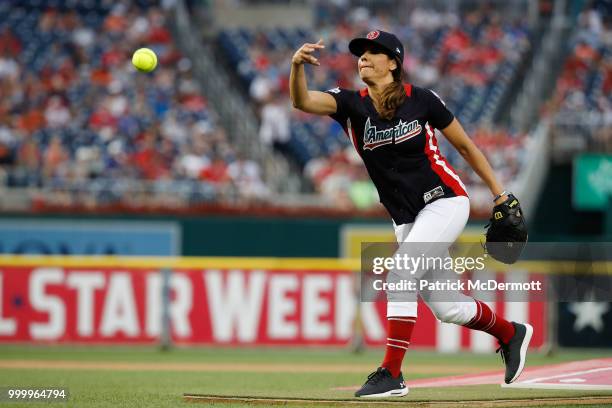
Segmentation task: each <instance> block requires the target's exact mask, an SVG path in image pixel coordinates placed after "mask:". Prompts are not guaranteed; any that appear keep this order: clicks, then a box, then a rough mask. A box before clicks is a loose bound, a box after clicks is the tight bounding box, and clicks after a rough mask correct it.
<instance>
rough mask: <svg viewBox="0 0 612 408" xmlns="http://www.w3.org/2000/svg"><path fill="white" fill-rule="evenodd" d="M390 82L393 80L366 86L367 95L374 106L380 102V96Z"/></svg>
mask: <svg viewBox="0 0 612 408" xmlns="http://www.w3.org/2000/svg"><path fill="white" fill-rule="evenodd" d="M392 82H393V78H391V79H389V80H384V81H381V82H379V83H375V82H373V83H370V84H367V86H368V95H370V98H372V100H373V101H374V102H375V103H376V104H378V103H379V102H380V95H381V94H382V92H383V91H384V90H385V88H386V87H387V85H389V84H391V83H392Z"/></svg>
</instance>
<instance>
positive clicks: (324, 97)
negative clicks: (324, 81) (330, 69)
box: [289, 40, 337, 115]
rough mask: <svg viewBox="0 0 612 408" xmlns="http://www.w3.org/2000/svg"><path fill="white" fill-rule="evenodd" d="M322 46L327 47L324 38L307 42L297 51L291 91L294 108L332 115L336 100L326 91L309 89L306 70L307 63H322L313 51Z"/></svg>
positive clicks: (290, 81)
mask: <svg viewBox="0 0 612 408" xmlns="http://www.w3.org/2000/svg"><path fill="white" fill-rule="evenodd" d="M322 48H325V46H324V45H323V40H319V41H318V42H317V43H316V44H309V43H306V44H304V45H302V46H301V47H300V48H299V49H298V50H297V51H296V52H295V54H294V55H293V58H292V59H291V75H290V77H289V92H290V96H291V102H292V103H293V107H294V108H297V109H299V110H301V111H304V112H307V113H314V114H316V115H331V114H333V113H336V110H337V106H336V100H335V99H334V97H333V96H331V95H329V94H327V93H325V92H319V91H309V90H308V86H307V84H306V74H305V72H304V64H305V63H307V64H312V65H317V66H318V65H320V63H319V60H317V58H316V57H315V56H314V55H312V53H313V52H314V51H315V50H318V49H322Z"/></svg>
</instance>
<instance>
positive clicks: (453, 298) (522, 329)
mask: <svg viewBox="0 0 612 408" xmlns="http://www.w3.org/2000/svg"><path fill="white" fill-rule="evenodd" d="M451 200H453V201H451ZM436 204H437V205H436ZM468 217H469V200H468V199H467V197H455V198H453V199H445V200H438V201H435V202H434V203H432V204H431V205H428V206H426V207H425V208H424V209H423V211H421V212H420V213H419V216H418V217H417V219H416V220H415V223H414V225H413V227H412V229H411V230H410V233H409V234H408V237H407V242H408V241H409V242H429V241H435V242H441V243H444V244H443V245H442V248H444V247H445V248H446V249H445V253H444V254H443V255H441V256H443V257H449V256H450V255H449V253H448V247H449V246H450V244H452V243H453V242H454V241H455V240H456V239H457V238H458V237H459V234H460V233H461V231H462V230H463V228H464V226H465V224H466V223H467V219H468ZM436 227H437V228H436ZM447 243H448V245H447ZM424 278H425V279H428V280H440V281H441V282H445V281H447V280H453V279H454V280H457V279H458V277H457V275H456V274H455V273H454V272H453V271H449V270H428V271H427V273H426V274H425V276H424ZM420 294H421V297H422V298H423V300H424V301H425V302H426V303H427V306H429V308H430V309H431V310H432V312H433V313H434V315H435V316H436V318H438V320H440V321H442V322H445V323H454V324H458V325H461V326H464V327H467V328H469V329H472V330H480V331H484V332H486V333H488V334H490V335H492V336H493V337H495V338H496V339H497V340H498V341H499V344H500V348H501V350H502V356H503V357H504V362H505V364H506V376H505V381H506V383H510V382H513V381H515V380H516V379H517V378H518V376H519V375H520V373H521V371H522V370H523V367H524V364H525V356H526V352H527V347H528V345H529V341H530V340H531V335H532V333H533V328H532V327H531V326H530V325H529V324H521V323H514V322H510V321H508V320H506V319H504V318H503V317H502V316H500V315H498V314H496V313H495V312H494V311H493V310H492V309H491V308H490V307H489V306H488V305H487V304H486V303H484V302H481V301H479V300H477V299H474V298H472V297H470V296H467V295H464V294H463V293H461V292H459V291H443V292H441V291H437V292H431V291H420Z"/></svg>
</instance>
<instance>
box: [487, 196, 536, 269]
mask: <svg viewBox="0 0 612 408" xmlns="http://www.w3.org/2000/svg"><path fill="white" fill-rule="evenodd" d="M485 228H486V229H487V232H486V238H487V242H486V244H485V249H486V252H487V253H488V254H489V255H491V256H492V257H493V258H495V259H497V260H498V261H500V262H503V263H506V264H513V263H515V262H516V261H517V259H518V258H519V256H520V255H521V252H522V251H523V248H524V247H525V244H526V242H527V226H526V225H525V219H524V218H523V212H522V210H521V204H520V203H519V201H518V200H517V198H516V197H515V196H514V195H513V194H508V199H507V200H506V201H504V202H503V203H501V204H498V205H496V206H495V207H493V215H492V216H491V219H490V220H489V224H487V226H486V227H485Z"/></svg>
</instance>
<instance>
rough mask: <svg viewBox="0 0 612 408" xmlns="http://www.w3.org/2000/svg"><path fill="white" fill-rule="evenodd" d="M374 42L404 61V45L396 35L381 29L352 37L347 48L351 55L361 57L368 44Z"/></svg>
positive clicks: (389, 53)
mask: <svg viewBox="0 0 612 408" xmlns="http://www.w3.org/2000/svg"><path fill="white" fill-rule="evenodd" d="M371 44H375V45H377V46H379V47H380V48H383V49H384V50H385V51H387V54H388V55H389V56H391V57H393V58H399V60H400V61H401V62H404V46H403V45H402V42H401V41H400V40H398V39H397V37H396V36H395V35H393V34H391V33H388V32H386V31H381V30H374V31H370V32H369V33H368V34H367V35H366V36H365V37H361V38H354V39H352V40H351V42H350V43H349V50H350V51H351V53H352V54H353V55H356V56H358V57H361V55H362V54H363V53H364V52H365V49H366V47H367V46H368V45H371Z"/></svg>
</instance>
